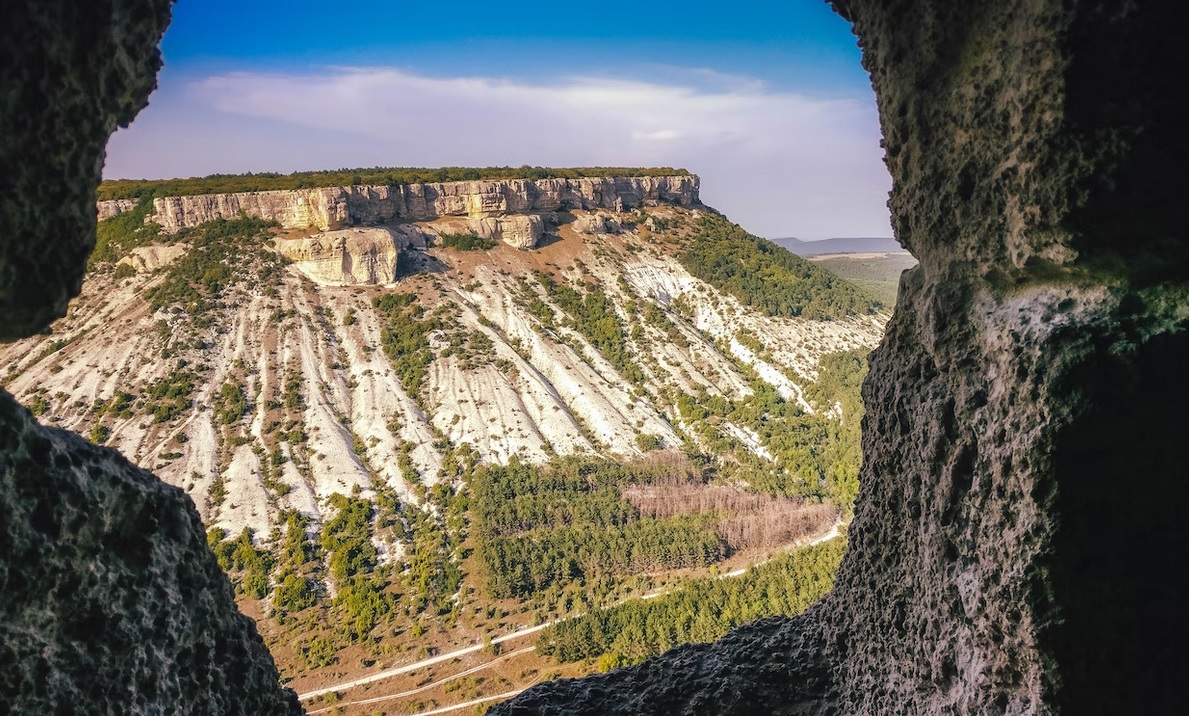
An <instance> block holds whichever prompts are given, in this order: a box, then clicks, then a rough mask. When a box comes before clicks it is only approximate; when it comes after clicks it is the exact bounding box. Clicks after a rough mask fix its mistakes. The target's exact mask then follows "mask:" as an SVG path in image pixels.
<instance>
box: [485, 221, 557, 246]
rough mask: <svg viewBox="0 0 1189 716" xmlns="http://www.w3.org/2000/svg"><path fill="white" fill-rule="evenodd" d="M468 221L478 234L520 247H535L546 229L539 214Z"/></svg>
mask: <svg viewBox="0 0 1189 716" xmlns="http://www.w3.org/2000/svg"><path fill="white" fill-rule="evenodd" d="M468 223H469V224H470V227H471V231H474V232H475V234H476V235H478V236H481V237H483V238H485V239H494V240H496V241H503V242H504V243H505V244H507V245H509V246H514V247H516V248H518V249H531V248H533V247H535V246H536V245H537V242H538V241H540V240H541V234H543V233H544V231H545V222H544V221H543V220H542V219H541V217H540V216H539V215H538V214H516V215H513V216H501V217H492V218H483V219H471V220H470V222H468Z"/></svg>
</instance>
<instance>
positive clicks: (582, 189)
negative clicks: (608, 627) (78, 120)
mask: <svg viewBox="0 0 1189 716" xmlns="http://www.w3.org/2000/svg"><path fill="white" fill-rule="evenodd" d="M121 201H122V202H123V203H120V202H121ZM662 201H663V202H666V203H672V204H679V205H681V206H693V205H696V204H697V203H698V177H696V176H671V177H605V178H585V179H541V180H537V181H531V180H527V179H510V180H504V181H463V182H445V183H432V184H409V185H402V186H348V187H332V188H324V189H296V190H293V191H261V192H246V193H242V194H207V195H203V196H183V197H167V198H163V199H155V200H154V201H153V214H152V215H151V216H150V218H149V220H150V221H155V222H157V223H158V224H161V226H162V227H163V228H164V230H165V231H167V232H173V231H177V230H178V229H181V228H184V227H187V226H196V225H198V224H201V223H203V222H206V221H211V220H213V219H219V218H224V219H233V218H235V217H237V216H239V215H240V214H241V212H246V213H247V214H248V215H249V216H255V217H259V218H262V219H270V220H273V221H277V222H278V223H280V224H281V225H282V226H285V227H289V228H299V229H304V228H307V227H315V228H318V229H320V230H322V231H327V230H330V229H340V228H343V227H345V226H356V225H360V224H381V223H388V222H393V221H430V220H432V219H436V218H439V217H443V216H467V217H471V218H474V219H484V218H494V217H499V216H503V215H505V214H527V213H531V212H550V211H559V210H563V209H600V208H601V209H610V210H614V211H623V210H625V209H631V208H634V207H637V206H642V205H644V204H645V203H649V202H662ZM128 208H130V206H129V205H128V203H127V201H126V200H115V201H103V202H99V213H100V214H101V215H103V216H114V215H115V214H117V213H119V212H120V211H126V210H128Z"/></svg>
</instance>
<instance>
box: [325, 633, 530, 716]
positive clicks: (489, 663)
mask: <svg viewBox="0 0 1189 716" xmlns="http://www.w3.org/2000/svg"><path fill="white" fill-rule="evenodd" d="M536 649H537V647H535V646H528V647H525V648H523V649H517V650H516V651H513V652H510V653H508V654H504V655H502V656H500V657H499V658H497V659H492V660H491V661H487V662H484V663H482V664H479V665H478V666H474V667H471V668H470V669H467V670H466V671H460V672H458V673H457V674H453V675H451V676H447V677H446V678H444V679H438V680H437V681H433V682H430V683H428V684H426V685H424V686H419V687H417V688H415V689H412V690H410V691H402V692H400V693H399V694H389V695H388V696H376V697H374V698H370V699H360V700H358V701H340V702H339V703H336V704H334V705H333V706H327V707H326V708H323V709H318V710H316V711H307V712H306V713H307V714H309V715H310V716H313V715H314V714H320V713H324V712H326V711H334V710H335V709H337V708H339V707H341V706H363V705H366V704H378V703H380V702H381V701H391V700H392V699H403V698H405V697H407V696H416V695H417V694H420V693H422V692H424V691H429V690H430V689H433V688H437V687H438V686H441V685H442V684H446V683H449V682H451V681H454V680H455V679H461V678H463V677H464V676H470V675H471V674H474V673H475V672H478V671H483V670H484V669H488V668H491V667H492V666H495V665H496V664H498V663H500V662H503V661H507V660H508V659H512V658H514V657H517V656H520V655H521V654H527V653H529V652H530V651H536ZM526 688H527V687H526ZM303 698H304V697H303ZM471 703H475V702H471ZM452 708H461V706H454V707H452Z"/></svg>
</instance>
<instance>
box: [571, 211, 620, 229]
mask: <svg viewBox="0 0 1189 716" xmlns="http://www.w3.org/2000/svg"><path fill="white" fill-rule="evenodd" d="M574 231H577V232H578V233H580V234H618V233H619V232H620V231H623V225H622V224H620V222H619V220H618V219H616V218H615V217H613V216H608V215H606V214H598V213H595V214H583V215H581V216H578V217H577V218H575V219H574Z"/></svg>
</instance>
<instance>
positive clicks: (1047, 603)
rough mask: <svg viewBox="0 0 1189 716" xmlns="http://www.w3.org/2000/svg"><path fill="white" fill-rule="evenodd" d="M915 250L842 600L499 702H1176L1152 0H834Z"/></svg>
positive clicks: (795, 710)
mask: <svg viewBox="0 0 1189 716" xmlns="http://www.w3.org/2000/svg"><path fill="white" fill-rule="evenodd" d="M835 5H836V7H837V9H838V10H839V11H840V12H841V13H842V14H843V15H844V16H846V17H847V18H848V19H850V20H851V21H852V22H853V23H854V27H855V32H856V34H857V35H858V37H859V40H860V44H861V46H862V49H863V57H864V64H865V66H866V67H867V69H868V70H869V71H870V73H871V77H872V83H873V85H874V88H875V90H876V94H877V97H878V101H879V109H880V117H881V123H882V127H883V134H884V146H885V150H886V155H887V163H888V167H889V169H890V171H891V173H892V177H893V182H894V184H893V191H892V197H891V207H892V210H893V215H894V227H895V230H896V235H897V238H898V239H899V240H900V241H901V242H902V243H903V244H904V245H905V246H907V247H908V248H909V249H910V250H912V251H913V253H914V254H915V255H916V256H917V258H918V259H920V265H919V267H918V268H915V269H912V270H910V271H909V272H907V273H906V274H905V276H904V278H903V279H902V282H901V291H900V296H899V299H898V304H897V307H896V312H895V316H894V318H893V320H892V322H891V324H890V325H889V328H888V333H887V335H886V337H885V339H884V342H883V344H882V345H881V347H880V348H879V349H878V350H877V351H876V352H875V353H874V354H873V357H872V362H871V371H870V374H869V377H868V379H867V382H866V384H865V388H864V397H865V400H866V404H867V416H866V419H865V424H864V439H863V445H864V455H865V458H864V465H863V469H862V474H861V480H862V489H861V492H860V495H859V498H858V502H857V504H856V509H855V519H854V522H853V524H852V525H851V528H850V548H849V551H848V553H847V556H846V558H845V560H844V562H843V565H842V568H841V570H840V573H839V575H838V579H837V583H836V586H835V589H834V590H833V591H832V592H831V593H830V594H829V595H828V596H827V597H826V598H825V599H824V600H823V601H822V602H821V603H819V604H818V605H817V606H816V607H815V608H813V609H812V610H810V612H808V613H806V614H805V615H802V616H800V617H797V618H794V619H790V620H784V621H779V620H777V621H771V622H763V623H760V624H757V625H753V626H750V627H746V628H744V629H741V630H739V631H737V632H736V633H734V634H732V635H730V636H728V637H727V638H726V639H725V640H723V641H722V642H719V643H716V644H712V645H705V646H697V647H686V648H683V649H678V650H676V651H674V652H672V653H670V654H666V655H664V656H661V657H659V658H658V659H655V660H652V661H650V662H647V663H645V664H644V665H642V666H639V667H635V668H631V669H626V670H623V671H617V672H612V673H611V674H607V675H604V676H600V677H595V678H591V679H585V680H578V681H562V682H555V683H551V684H546V685H542V686H538V687H536V688H534V689H532V690H530V691H528V692H526V693H525V694H523V695H522V696H520V697H519V698H517V699H515V700H513V701H512V702H510V703H507V704H503V705H501V706H499V707H496V708H494V709H493V710H492V711H491V712H490V713H493V714H517V715H518V716H519V715H524V714H547V713H548V714H554V713H556V714H562V713H565V714H596V713H600V714H629V713H633V714H643V713H655V714H660V713H665V714H678V713H680V714H702V713H732V714H744V713H746V714H763V713H771V714H827V713H830V714H832V713H843V714H889V715H890V714H1056V713H1066V714H1118V713H1172V712H1175V711H1178V710H1180V709H1181V708H1183V705H1182V704H1181V701H1182V700H1183V697H1182V694H1181V687H1180V682H1181V680H1182V679H1183V675H1184V674H1185V673H1186V672H1187V670H1189V653H1187V652H1186V651H1185V649H1184V648H1183V645H1184V643H1185V642H1186V639H1187V637H1189V615H1187V614H1186V612H1185V610H1184V609H1183V608H1182V605H1183V602H1184V595H1183V593H1182V592H1181V589H1180V587H1179V586H1178V585H1179V580H1178V579H1175V578H1173V576H1172V575H1179V574H1180V573H1182V572H1183V571H1184V570H1185V568H1186V567H1189V529H1187V528H1186V527H1185V522H1184V519H1183V516H1182V514H1181V512H1182V508H1181V505H1182V504H1183V503H1184V501H1185V498H1186V497H1189V468H1186V460H1185V458H1184V455H1183V454H1182V453H1183V451H1182V448H1181V442H1182V441H1181V440H1180V437H1181V433H1183V425H1184V419H1183V410H1184V406H1185V405H1189V378H1187V377H1186V374H1185V371H1184V366H1186V365H1189V237H1187V234H1186V231H1185V229H1184V221H1183V217H1182V216H1181V212H1180V211H1179V203H1180V202H1179V197H1181V196H1184V195H1185V193H1186V190H1189V186H1187V184H1189V179H1187V175H1186V173H1185V172H1184V166H1185V162H1186V160H1187V159H1189V138H1187V137H1186V135H1185V133H1184V131H1183V121H1182V118H1183V117H1184V116H1186V110H1189V106H1186V105H1187V97H1186V94H1185V93H1184V92H1182V91H1181V90H1180V89H1179V87H1180V80H1179V78H1178V77H1177V75H1176V73H1177V68H1178V67H1179V62H1178V59H1179V58H1178V57H1177V56H1176V55H1175V54H1174V53H1175V52H1176V51H1177V48H1178V47H1179V43H1180V39H1179V38H1181V37H1184V36H1185V33H1186V32H1189V26H1187V20H1186V16H1185V13H1183V12H1182V11H1181V9H1180V8H1179V7H1178V6H1175V5H1174V4H1173V3H1171V2H1160V1H1155V2H1146V3H1135V2H1122V1H1120V2H1077V3H1068V2H1061V1H1059V0H1036V1H1032V0H1028V1H1025V0H1005V1H1004V2H995V3H991V2H973V3H946V2H937V1H936V0H905V1H903V2H897V3H887V2H883V1H882V0H845V1H844V0H838V1H837V2H836V3H835Z"/></svg>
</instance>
